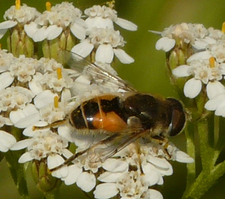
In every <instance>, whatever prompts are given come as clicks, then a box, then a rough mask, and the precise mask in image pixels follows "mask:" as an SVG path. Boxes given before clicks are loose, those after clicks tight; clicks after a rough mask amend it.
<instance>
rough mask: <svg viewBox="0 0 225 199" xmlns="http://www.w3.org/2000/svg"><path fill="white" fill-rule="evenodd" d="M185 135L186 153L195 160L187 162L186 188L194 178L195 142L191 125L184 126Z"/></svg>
mask: <svg viewBox="0 0 225 199" xmlns="http://www.w3.org/2000/svg"><path fill="white" fill-rule="evenodd" d="M185 135H186V141H187V142H186V147H187V153H188V155H190V156H191V157H192V158H193V159H194V160H195V161H194V162H193V163H190V164H187V185H186V187H187V189H188V187H189V186H190V185H191V184H193V182H194V180H195V178H196V165H195V163H196V157H195V143H194V130H193V128H192V126H191V125H187V127H186V128H185Z"/></svg>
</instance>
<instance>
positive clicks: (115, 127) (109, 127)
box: [92, 111, 127, 132]
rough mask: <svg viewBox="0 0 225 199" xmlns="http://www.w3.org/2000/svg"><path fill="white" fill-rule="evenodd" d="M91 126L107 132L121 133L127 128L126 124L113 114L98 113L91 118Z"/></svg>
mask: <svg viewBox="0 0 225 199" xmlns="http://www.w3.org/2000/svg"><path fill="white" fill-rule="evenodd" d="M92 124H93V126H94V127H95V128H96V129H102V130H106V131H109V132H121V131H124V130H125V129H126V128H127V124H126V123H125V122H124V121H123V119H122V118H121V117H119V116H118V115H117V114H116V113H115V112H113V111H111V112H107V113H105V112H103V111H99V112H98V113H97V114H96V115H95V116H94V118H93V122H92Z"/></svg>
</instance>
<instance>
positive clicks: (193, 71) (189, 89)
mask: <svg viewBox="0 0 225 199" xmlns="http://www.w3.org/2000/svg"><path fill="white" fill-rule="evenodd" d="M193 56H194V55H193ZM187 64H188V65H181V66H178V67H177V68H175V69H173V75H175V76H176V77H188V76H193V77H192V78H191V79H189V80H188V81H187V82H186V83H185V85H184V94H185V96H186V97H189V98H195V97H196V96H197V95H198V94H199V93H200V91H201V90H202V84H205V85H206V92H207V96H208V98H209V99H211V98H213V97H215V96H216V95H218V94H220V93H221V92H223V91H224V86H223V84H222V83H220V82H219V81H220V80H222V76H223V75H225V70H224V69H225V65H220V64H219V63H218V62H216V61H215V58H214V57H211V58H210V59H209V60H208V59H197V60H195V59H194V60H193V59H192V57H190V58H189V59H188V60H187Z"/></svg>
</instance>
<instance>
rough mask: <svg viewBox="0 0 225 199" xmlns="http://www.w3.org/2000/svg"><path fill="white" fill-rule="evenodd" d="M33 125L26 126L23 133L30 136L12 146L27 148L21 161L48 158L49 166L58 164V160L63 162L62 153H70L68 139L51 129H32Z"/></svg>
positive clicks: (16, 148) (17, 148) (18, 148)
mask: <svg viewBox="0 0 225 199" xmlns="http://www.w3.org/2000/svg"><path fill="white" fill-rule="evenodd" d="M32 128H33V126H32V127H29V128H26V129H25V130H24V131H23V134H24V135H26V136H28V137H30V138H28V139H25V140H21V141H19V142H17V143H16V144H14V145H13V146H12V147H11V150H20V149H24V148H27V150H28V151H27V152H25V153H24V154H23V155H22V156H21V157H20V159H19V162H20V163H25V162H27V161H31V160H41V159H47V160H46V161H47V165H48V168H49V169H51V168H52V167H55V166H58V162H62V161H63V158H62V157H61V155H65V154H68V153H69V154H70V152H69V150H68V149H67V146H68V141H66V140H65V139H64V138H62V137H61V136H59V135H57V134H56V133H54V132H52V131H51V130H49V129H44V130H36V131H34V130H32Z"/></svg>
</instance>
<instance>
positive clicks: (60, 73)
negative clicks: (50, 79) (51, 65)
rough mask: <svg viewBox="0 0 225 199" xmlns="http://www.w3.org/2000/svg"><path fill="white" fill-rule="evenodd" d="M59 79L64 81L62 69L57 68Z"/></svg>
mask: <svg viewBox="0 0 225 199" xmlns="http://www.w3.org/2000/svg"><path fill="white" fill-rule="evenodd" d="M57 77H58V79H62V69H61V68H57Z"/></svg>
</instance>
